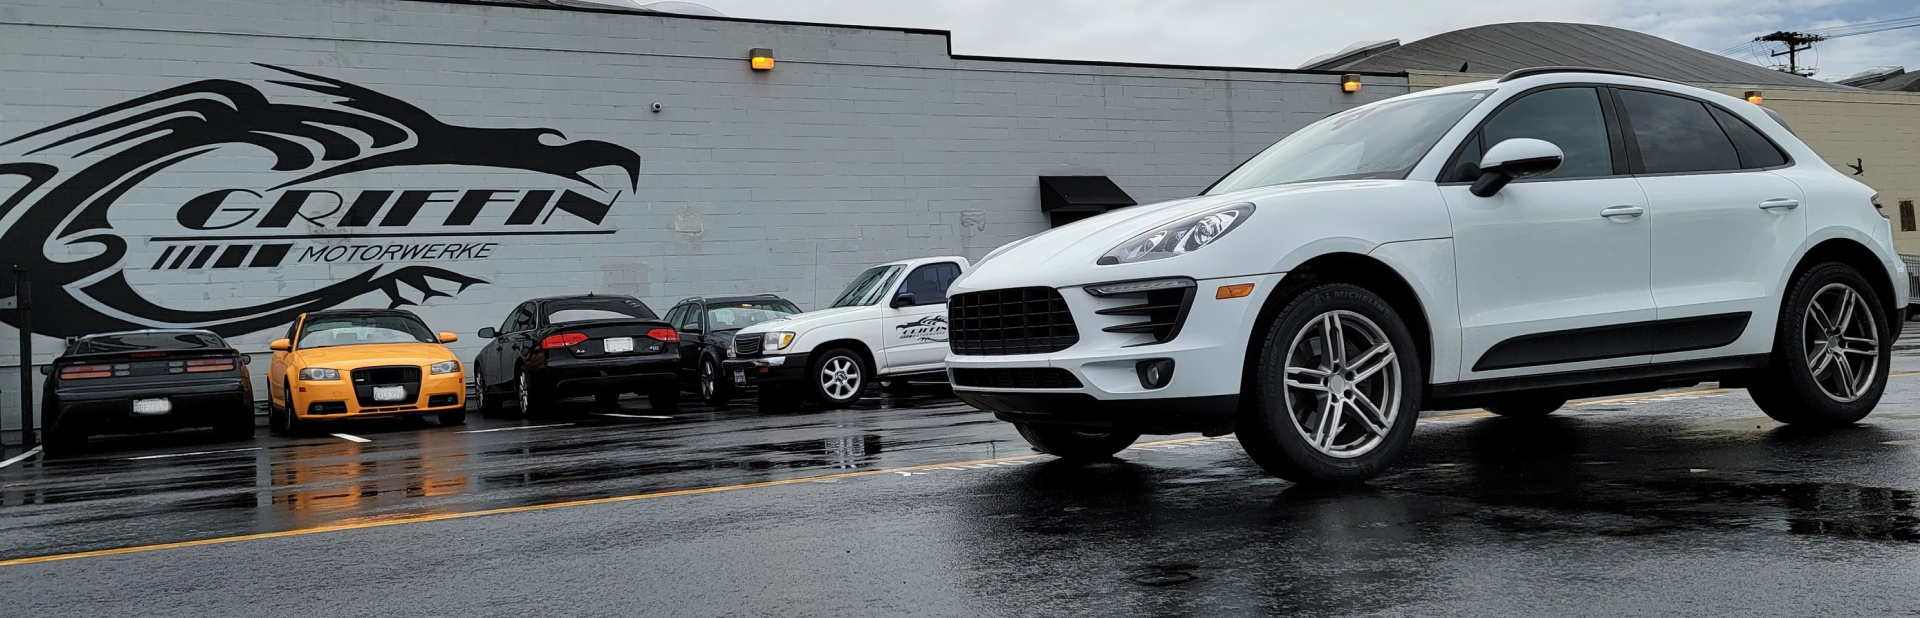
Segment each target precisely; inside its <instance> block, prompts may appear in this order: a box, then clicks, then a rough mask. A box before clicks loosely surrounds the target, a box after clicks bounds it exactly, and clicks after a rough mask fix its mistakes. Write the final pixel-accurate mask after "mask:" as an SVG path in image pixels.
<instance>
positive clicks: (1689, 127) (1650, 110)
mask: <svg viewBox="0 0 1920 618" xmlns="http://www.w3.org/2000/svg"><path fill="white" fill-rule="evenodd" d="M1619 92H1620V101H1621V102H1622V103H1624V104H1625V105H1626V113H1627V124H1628V126H1631V127H1633V139H1634V141H1635V142H1637V143H1638V144H1639V147H1640V148H1639V151H1640V167H1641V169H1642V170H1643V171H1644V172H1645V173H1648V174H1668V173H1675V172H1710V171H1718V170H1737V169H1740V156H1739V155H1738V154H1736V153H1735V151H1734V149H1733V142H1731V141H1728V140H1727V134H1726V132H1725V131H1721V130H1720V123H1718V122H1714V120H1713V115H1711V114H1708V113H1707V106H1706V105H1705V104H1703V103H1701V102H1699V101H1695V100H1692V99H1684V98H1681V97H1675V96H1668V95H1664V94H1657V93H1652V92H1646V91H1643V90H1621V91H1619Z"/></svg>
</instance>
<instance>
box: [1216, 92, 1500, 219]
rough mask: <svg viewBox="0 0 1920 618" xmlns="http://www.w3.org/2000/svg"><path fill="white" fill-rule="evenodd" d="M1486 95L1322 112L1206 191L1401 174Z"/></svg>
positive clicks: (1468, 94)
mask: <svg viewBox="0 0 1920 618" xmlns="http://www.w3.org/2000/svg"><path fill="white" fill-rule="evenodd" d="M1485 98H1487V93H1486V92H1485V91H1474V92H1452V93H1447V94H1436V95H1430V96H1420V97H1409V98H1404V99H1390V100H1387V101H1382V102H1380V103H1375V104H1373V105H1368V106H1365V107H1359V108H1355V109H1351V110H1347V111H1344V112H1340V113H1338V114H1334V115H1332V116H1328V117H1326V118H1322V119H1321V120H1320V121H1319V122H1316V123H1313V124H1310V125H1307V127H1306V128H1304V129H1301V130H1299V131H1295V132H1294V133H1293V135H1289V136H1287V137H1286V139H1283V140H1280V143H1277V144H1274V145H1273V146H1272V147H1270V148H1268V149H1266V151H1265V152H1261V153H1260V154H1258V155H1254V157H1253V158H1252V159H1248V160H1247V162H1246V163H1243V164H1241V165H1240V167H1239V168H1238V169H1235V170H1233V171H1232V172H1231V173H1228V174H1227V175H1226V177H1225V178H1221V179H1220V182H1217V183H1214V185H1213V187H1212V188H1210V189H1208V190H1207V192H1206V194H1207V195H1218V194H1221V193H1228V192H1232V191H1239V190H1241V189H1252V188H1255V187H1267V186H1272V185H1282V184H1288V183H1294V182H1307V181H1312V180H1359V179H1366V178H1391V179H1395V180H1400V179H1404V178H1406V177H1407V173H1408V172H1411V171H1413V166H1414V165H1416V164H1418V163H1420V159H1421V158H1422V157H1425V156H1426V155H1427V151H1429V150H1432V149H1433V144H1434V143H1435V142H1438V141H1440V137H1441V136H1442V135H1446V133H1447V129H1451V128H1453V125H1454V123H1456V122H1459V121H1460V119H1461V118H1462V117H1464V116H1466V115H1467V112H1468V111H1471V110H1472V109H1473V106H1475V105H1478V104H1479V103H1480V101H1481V100H1483V99H1485Z"/></svg>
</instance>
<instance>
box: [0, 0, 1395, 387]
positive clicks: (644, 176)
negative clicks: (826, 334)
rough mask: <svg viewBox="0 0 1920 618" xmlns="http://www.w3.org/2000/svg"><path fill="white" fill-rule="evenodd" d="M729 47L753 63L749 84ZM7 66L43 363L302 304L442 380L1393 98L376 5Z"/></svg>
mask: <svg viewBox="0 0 1920 618" xmlns="http://www.w3.org/2000/svg"><path fill="white" fill-rule="evenodd" d="M754 47H771V48H773V49H774V50H776V51H775V53H776V56H777V57H778V59H779V60H778V64H777V66H776V68H775V69H774V70H772V71H768V72H754V71H751V70H749V69H748V66H747V61H746V56H747V53H748V50H749V49H751V48H754ZM0 58H4V59H5V62H4V66H3V67H0V75H4V79H0V142H9V143H6V144H4V145H0V165H5V166H9V167H5V168H0V172H4V173H0V205H7V206H8V208H7V209H5V210H6V212H4V214H0V223H4V224H5V225H6V226H7V231H6V232H5V236H3V237H0V260H11V261H12V262H13V263H16V264H21V265H23V266H26V267H28V268H29V270H30V273H31V276H32V281H33V286H34V287H33V289H34V302H35V305H36V311H35V315H34V327H35V329H34V330H35V331H36V332H37V333H39V334H41V335H43V337H39V338H37V339H38V340H37V341H36V344H35V345H36V350H38V354H36V356H37V359H38V361H39V362H45V361H46V360H48V359H49V358H50V356H51V355H52V352H53V351H55V350H56V348H57V347H58V345H59V340H58V339H57V337H60V336H66V335H75V334H80V333H84V332H93V331H97V330H107V329H113V328H126V327H152V326H194V327H210V328H215V329H216V330H219V331H221V332H222V333H224V334H227V335H229V336H230V337H231V338H232V339H233V340H234V341H235V342H237V343H238V344H239V347H241V348H242V349H243V350H247V351H251V352H256V353H261V352H264V350H265V346H266V343H267V342H268V341H269V340H270V339H272V338H274V337H276V336H279V334H280V333H282V332H283V331H284V329H285V325H286V324H287V323H288V321H289V320H290V319H291V317H292V316H293V315H297V314H298V313H299V312H300V311H303V310H313V309H321V308H326V307H332V306H352V307H361V306H387V305H389V304H392V303H394V302H396V299H397V301H398V302H402V303H411V307H412V308H413V309H414V310H415V311H417V312H418V313H419V314H420V315H421V316H422V317H424V318H426V320H427V321H428V322H429V324H431V325H432V326H434V327H436V328H438V329H442V330H450V331H455V332H457V333H460V334H462V335H463V336H467V337H468V338H466V339H463V340H462V341H460V342H459V343H456V344H455V345H454V346H453V347H454V348H455V350H456V352H458V353H459V354H460V355H461V356H462V357H466V358H470V357H471V356H472V354H473V353H474V352H475V351H476V350H477V349H478V347H479V341H478V340H477V339H475V338H473V337H471V334H472V333H474V332H475V331H476V330H478V329H479V328H481V327H483V326H494V325H497V324H498V323H499V322H500V321H501V320H502V318H503V317H504V316H505V314H506V312H507V310H508V309H510V308H511V307H512V306H513V304H515V303H517V302H519V301H521V300H523V299H526V298H530V297H535V296H541V295H551V294H562V293H580V292H601V293H625V294H633V295H636V296H639V297H641V298H642V299H644V300H646V301H647V302H648V303H650V304H652V305H653V306H654V307H656V309H658V310H660V311H664V310H665V309H666V308H667V307H668V306H670V305H671V304H672V303H673V302H674V301H675V300H677V299H679V298H682V297H685V296H690V295H696V294H732V293H749V292H772V293H778V294H782V295H784V296H786V297H788V298H790V299H792V300H794V301H796V302H797V303H799V304H800V305H801V306H802V307H806V308H817V307H820V306H822V305H823V304H824V303H826V302H828V301H830V300H831V298H832V296H833V294H834V293H835V292H837V291H838V289H839V288H840V287H841V286H842V285H844V284H845V283H846V281H847V280H848V279H850V278H851V277H852V276H853V275H854V274H855V273H857V272H858V271H859V270H861V269H863V268H865V267H867V266H868V265H871V264H874V263H878V262H883V261H889V260H895V259H903V258H909V257H918V256H926V255H943V254H959V255H964V256H967V257H969V258H978V257H979V256H981V255H983V254H985V253H986V252H987V251H989V250H991V249H992V248H994V247H996V246H998V245H1001V244H1004V243H1006V242H1010V241H1013V240H1015V239H1018V238H1020V237H1023V236H1026V235H1029V234H1032V233H1035V232H1038V231H1041V230H1042V229H1044V228H1045V226H1046V223H1045V220H1044V218H1043V217H1042V213H1041V212H1040V209H1039V197H1038V188H1037V185H1038V181H1037V177H1038V176H1041V175H1066V174H1103V175H1107V176H1110V177H1112V178H1113V179H1114V180H1115V181H1116V182H1118V183H1119V185H1120V186H1121V187H1123V188H1124V189H1126V190H1127V191H1128V193H1130V194H1131V195H1132V196H1133V197H1134V198H1135V199H1137V200H1139V201H1140V202H1142V203H1146V202H1152V201H1157V200H1165V199H1169V198H1176V197H1182V196H1187V195H1193V194H1195V193H1196V192H1198V191H1199V190H1200V189H1202V188H1203V187H1205V186H1206V185H1207V184H1208V183H1210V182H1212V181H1213V180H1214V179H1215V178H1217V177H1218V176H1220V175H1221V174H1223V173H1225V172H1226V171H1228V170H1229V169H1231V168H1232V167H1233V166H1234V165H1236V164H1238V163H1239V162H1240V161H1242V160H1244V159H1245V158H1246V157H1248V156H1250V155H1252V154H1253V153H1255V152H1257V151H1258V150H1259V149H1261V148H1263V147H1265V146H1267V145H1268V144H1270V143H1272V142H1273V141H1275V140H1277V139H1279V138H1280V137H1282V136H1284V135H1286V134H1287V133H1288V132H1290V131H1293V130H1295V129H1297V128H1299V127H1301V126H1304V125H1305V124H1307V123H1309V122H1312V121H1314V120H1317V119H1319V118H1321V117H1324V116H1326V115H1328V114H1330V113H1333V112H1335V111H1338V110H1340V109H1345V108H1347V107H1350V106H1352V105H1356V104H1360V103H1363V102H1369V101H1374V100H1379V99H1382V98H1386V97H1389V96H1393V95H1396V94H1401V93H1404V92H1406V91H1407V87H1406V82H1405V80H1404V79H1403V78H1397V77H1377V76H1369V77H1367V82H1368V85H1367V87H1366V89H1365V90H1364V91H1363V92H1361V93H1359V94H1351V95H1350V94H1345V93H1342V92H1341V91H1340V89H1339V86H1338V83H1337V82H1338V76H1337V75H1329V74H1311V73H1297V72H1284V71H1249V70H1218V69H1203V68H1177V67H1139V66H1117V65H1098V64H1075V63H1043V62H1018V61H1005V60H991V59H969V58H955V57H953V56H951V55H950V54H949V53H948V43H947V37H946V36H945V34H944V33H938V32H926V31H901V30H883V29H864V28H850V27H835V26H819V25H795V24H775V23H757V22H744V21H723V20H705V19H691V18H680V17H671V16H658V15H639V14H610V13H597V12H583V11H566V10H553V9H534V8H522V7H507V6H480V5H466V4H444V3H436V2H411V1H397V2H396V1H381V0H246V1H236V0H171V1H169V2H164V3H156V2H146V1H141V0H97V1H96V0H84V1H83V0H16V1H14V2H10V3H8V6H5V7H0ZM155 93H165V94H164V96H150V95H155ZM143 97H146V99H143ZM654 103H658V104H659V106H660V110H659V111H657V112H656V111H652V109H651V106H652V104H654ZM96 114H97V115H96ZM151 128H161V129H166V130H163V131H160V132H146V130H147V129H151ZM536 129H541V130H546V131H534V130H536ZM95 130H98V133H97V134H96V133H92V132H93V131H95ZM635 156H637V157H638V158H639V160H640V161H641V163H639V165H638V167H637V174H635V173H632V172H631V168H632V167H633V166H632V165H631V161H632V158H633V157H635ZM153 170H157V171H154V173H152V174H151V175H145V174H144V172H145V171H153ZM43 175H44V176H45V177H44V178H42V177H41V176H43ZM41 181H44V182H41ZM36 182H38V183H39V184H35V183H36ZM122 184H124V185H126V186H127V187H128V189H127V190H126V191H125V192H124V194H122V195H118V196H115V197H112V198H111V199H98V198H101V197H102V196H107V195H109V194H110V193H111V192H112V191H111V189H112V188H114V187H117V186H121V185H122ZM82 196H84V199H83V198H82ZM9 200H11V201H13V202H15V203H13V204H8V201H9ZM363 200H364V204H365V206H364V207H363V206H361V205H360V204H362V203H363ZM89 205H91V206H89ZM409 213H411V214H409ZM12 286H13V279H12V278H11V275H9V274H4V273H0V289H11V288H12ZM4 319H7V320H11V319H12V317H11V315H10V314H8V315H7V316H5V317H4ZM8 330H10V329H8ZM0 332H4V331H0ZM8 339H11V337H10V336H9V337H0V363H9V364H12V363H17V362H18V359H17V355H15V354H14V349H15V347H16V346H15V343H14V342H12V341H8ZM16 366H17V365H16ZM261 368H264V363H256V371H259V370H260V369H261ZM12 380H13V378H7V377H5V376H0V390H3V391H6V392H4V393H0V402H5V405H6V406H7V407H8V409H12V406H13V404H14V401H15V398H14V397H13V396H12V393H11V392H10V391H11V390H12V389H11V388H9V387H8V386H6V385H10V384H12V383H13V381H12ZM9 417H11V415H9ZM9 424H11V423H9Z"/></svg>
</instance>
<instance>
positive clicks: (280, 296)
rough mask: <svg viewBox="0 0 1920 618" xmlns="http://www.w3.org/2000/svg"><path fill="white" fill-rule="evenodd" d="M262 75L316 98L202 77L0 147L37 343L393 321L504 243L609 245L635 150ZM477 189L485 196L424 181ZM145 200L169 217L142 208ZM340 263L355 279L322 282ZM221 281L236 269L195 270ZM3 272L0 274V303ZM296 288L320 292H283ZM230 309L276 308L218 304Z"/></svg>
mask: <svg viewBox="0 0 1920 618" xmlns="http://www.w3.org/2000/svg"><path fill="white" fill-rule="evenodd" d="M259 66H261V67H265V68H266V69H270V70H273V71H277V72H279V73H283V74H285V75H287V76H291V77H292V78H297V79H281V80H268V82H267V83H269V84H273V85H275V86H277V87H279V88H277V89H276V92H281V93H285V94H295V95H304V96H306V97H308V98H312V95H314V94H319V95H323V96H324V97H326V98H327V101H326V102H325V103H324V104H319V105H309V104H301V103H290V102H281V101H276V100H274V99H273V98H270V97H268V96H267V95H266V94H265V93H263V92H262V91H261V90H260V89H258V88H256V87H254V86H252V85H248V84H245V83H241V82H237V81H232V80H225V79H208V80H202V81H197V82H192V83H188V84H184V85H181V86H176V87H173V88H168V89H165V90H161V91H159V92H154V93H152V94H147V95H144V96H139V97H135V98H133V99H129V100H126V101H122V102H120V103H116V104H114V105H111V106H108V107H105V108H102V109H99V110H97V111H93V112H89V113H86V114H83V115H80V116H77V117H74V118H71V119H68V120H64V121H61V122H57V123H54V124H52V125H49V126H46V127H43V128H40V129H37V130H34V131H31V132H28V133H26V134H25V135H20V136H16V137H12V138H10V139H5V141H0V216H4V215H6V214H9V213H11V212H12V211H13V210H14V209H15V208H16V207H21V208H24V210H23V211H22V212H20V213H18V214H17V216H16V218H15V220H14V221H13V222H12V224H11V225H9V226H8V227H7V228H6V230H5V232H4V233H0V265H19V266H22V267H25V268H26V269H27V270H28V272H29V281H30V284H31V286H32V293H33V300H34V303H35V304H36V305H37V307H36V309H37V311H36V313H37V314H39V316H41V317H40V319H37V320H34V324H33V326H34V330H35V331H36V332H38V333H40V334H43V335H48V336H55V337H63V336H73V335H81V334H86V333H93V332H101V331H111V330H126V329H133V328H153V327H194V328H205V329H208V330H212V331H214V332H217V333H220V334H221V335H225V336H237V335H241V334H246V333H251V332H255V331H259V330H262V329H266V328H270V327H277V326H282V325H285V324H286V323H288V322H290V321H291V320H292V319H293V318H294V316H297V315H299V314H301V313H303V312H308V311H317V310H321V309H327V308H330V307H334V306H337V305H341V304H343V303H346V302H348V301H351V300H353V299H355V298H358V297H361V296H364V295H369V294H374V293H383V294H384V295H385V296H386V298H385V300H386V301H387V302H388V305H389V306H390V307H399V306H402V305H412V304H418V303H421V302H425V301H426V299H429V298H434V297H451V296H453V295H455V294H459V293H461V292H464V291H466V289H467V288H468V287H470V286H473V285H477V284H483V283H486V281H485V280H483V279H480V278H478V277H474V276H471V275H469V274H463V273H461V272H456V271H455V270H454V269H455V268H459V265H461V264H467V263H471V262H474V261H476V260H485V259H487V258H489V257H491V256H492V255H493V254H494V253H495V252H496V251H498V250H499V249H500V247H499V245H501V244H502V242H503V241H506V242H510V241H509V240H508V239H511V238H513V237H516V236H531V235H539V236H548V237H551V236H559V235H577V234H611V233H613V232H614V230H612V229H607V228H605V227H604V226H603V225H602V223H603V221H604V219H605V218H606V216H607V214H608V212H609V211H610V210H611V209H612V208H613V206H614V204H615V203H616V202H617V200H618V198H619V197H620V196H621V193H622V190H623V189H624V190H625V191H627V192H631V191H634V190H637V189H638V187H639V181H640V156H639V154H637V153H635V152H634V151H632V150H630V149H628V148H625V147H622V146H618V145H614V144H611V143H607V142H602V141H594V140H574V141H569V140H567V139H566V138H565V136H563V135H562V134H561V133H560V132H559V131H557V130H554V129H546V128H532V129H528V128H482V127H468V126H459V125H455V124H451V123H449V122H446V121H443V120H441V119H439V118H436V117H435V116H433V115H432V114H430V113H428V112H427V111H425V110H423V109H421V108H419V107H416V106H414V105H413V104H410V103H407V102H405V101H402V100H400V99H397V98H394V97H392V96H388V95H385V94H382V93H380V92H377V91H374V90H372V89H369V88H366V87H363V86H359V85H355V84H352V83H349V82H346V81H342V80H339V79H334V78H331V77H325V76H321V75H317V74H313V73H308V72H303V71H297V70H294V69H287V68H281V67H275V66H268V65H259ZM0 138H4V136H0ZM263 166H264V167H266V168H267V169H258V168H260V167H263ZM246 168H254V169H251V170H247V169H246ZM457 168H480V169H485V170H487V171H486V172H485V173H483V174H472V173H460V172H459V170H458V169H457ZM599 168H616V169H618V170H619V171H620V172H623V174H622V175H623V176H624V178H623V180H625V181H626V182H624V183H621V184H624V185H626V186H624V187H620V186H614V187H611V188H603V187H602V186H601V185H600V184H598V183H595V182H594V181H593V180H591V179H590V178H589V177H588V176H587V175H586V172H588V171H589V170H596V169H599ZM403 171H404V172H405V173H398V172H403ZM163 178H165V179H166V180H164V181H161V180H159V179H163ZM515 179H518V182H514V180H515ZM476 180H478V181H480V182H486V183H489V184H490V185H492V186H485V187H481V186H446V185H444V184H439V183H442V182H459V183H463V184H466V183H472V182H474V181H476ZM202 183H208V184H202ZM493 183H501V184H493ZM209 184H211V185H212V186H209ZM222 184H224V186H222ZM516 184H517V185H519V187H518V188H507V187H512V186H513V185H516ZM9 191H11V194H10V195H9V194H8V192H9ZM130 195H131V196H133V197H129V196H130ZM123 198H126V199H123ZM160 205H171V206H168V207H169V208H171V211H160V212H154V210H155V206H160ZM549 242H552V241H551V240H548V241H543V244H544V243H549ZM76 256H77V257H76ZM342 267H345V269H346V270H348V271H349V272H353V271H357V274H351V275H347V276H345V277H344V278H341V277H340V276H336V275H334V274H333V273H334V272H337V271H338V270H340V269H342ZM282 268H284V269H289V270H288V272H289V273H291V272H299V273H301V274H299V275H288V276H282V275H281V274H280V273H281V272H282V271H279V270H273V271H270V272H272V273H273V274H272V275H271V277H270V279H271V280H270V281H266V282H267V283H269V284H279V285H278V287H279V289H282V290H285V291H284V292H275V293H269V294H266V295H261V294H259V293H257V292H254V293H248V294H236V293H229V295H228V296H225V297H224V298H225V299H226V301H224V302H223V301H222V300H221V298H223V297H221V293H222V292H221V291H220V290H215V291H214V293H212V294H210V295H208V297H207V298H202V299H199V300H201V301H204V302H195V303H192V305H191V306H182V305H183V304H184V303H182V302H181V297H182V296H183V295H182V294H180V293H179V292H174V293H172V294H153V296H155V297H158V298H154V297H150V296H149V294H148V293H143V290H148V291H157V290H161V289H163V288H167V287H172V286H179V285H181V284H187V283H198V284H201V285H204V284H206V283H207V282H208V281H213V282H226V281H236V280H242V281H245V280H251V279H247V278H246V277H241V276H238V275H237V273H244V272H245V271H246V270H247V269H282ZM223 269H232V270H228V271H227V272H229V273H236V274H228V275H224V276H223V275H221V274H220V273H215V272H207V271H218V270H223ZM294 269H298V270H297V271H295V270H294ZM13 278H14V275H13V274H12V273H11V272H7V271H0V290H11V289H12V287H13V285H14V281H13ZM268 278H269V277H268V276H267V275H264V274H263V275H261V276H260V277H256V278H255V279H268ZM308 281H313V282H317V283H314V284H311V288H312V289H298V288H299V287H300V286H299V285H293V286H289V285H288V283H289V282H295V283H304V282H308ZM268 287H269V288H272V287H273V286H272V285H269V286H268ZM289 287H291V288H294V289H287V288H289ZM186 296H189V297H193V296H201V294H199V293H194V294H191V295H186ZM247 296H253V297H254V298H260V297H261V296H271V297H273V299H272V300H264V301H252V302H248V301H238V302H233V300H234V299H235V298H245V297H247ZM0 319H3V320H6V321H9V322H13V321H15V320H17V318H16V317H15V316H14V314H13V313H12V312H6V314H5V315H0ZM16 325H17V324H16Z"/></svg>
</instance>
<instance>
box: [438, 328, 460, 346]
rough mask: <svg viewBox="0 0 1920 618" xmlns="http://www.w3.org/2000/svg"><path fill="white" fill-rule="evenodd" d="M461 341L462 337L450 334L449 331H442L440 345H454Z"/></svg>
mask: <svg viewBox="0 0 1920 618" xmlns="http://www.w3.org/2000/svg"><path fill="white" fill-rule="evenodd" d="M459 340H460V336H459V335H455V334H453V333H449V332H447V331H444V330H443V331H440V343H453V342H455V341H459Z"/></svg>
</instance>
